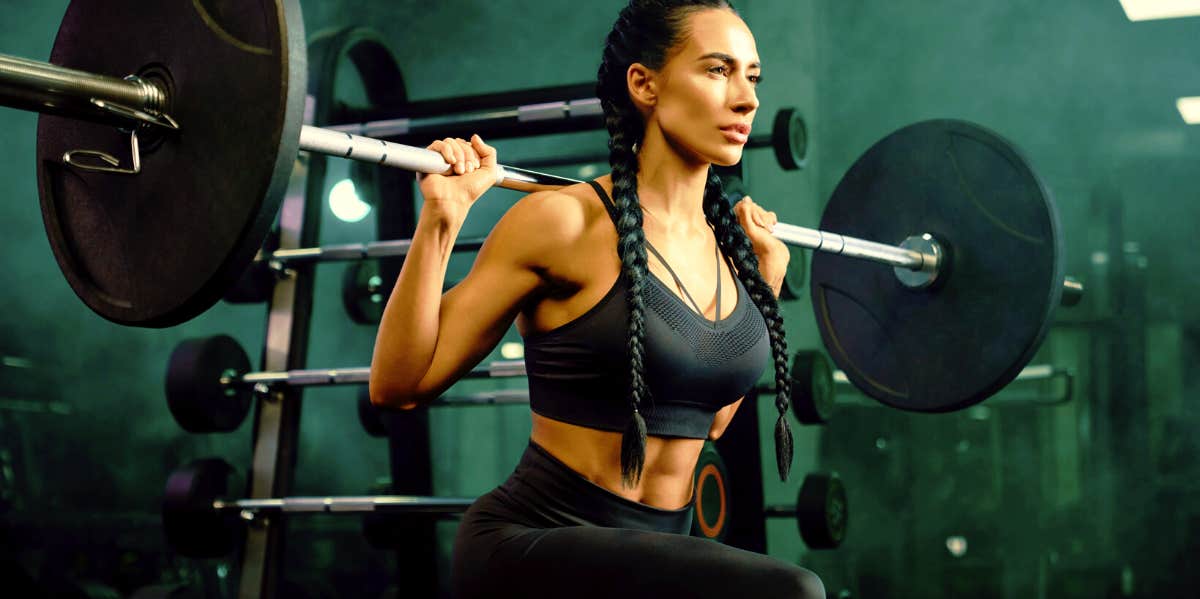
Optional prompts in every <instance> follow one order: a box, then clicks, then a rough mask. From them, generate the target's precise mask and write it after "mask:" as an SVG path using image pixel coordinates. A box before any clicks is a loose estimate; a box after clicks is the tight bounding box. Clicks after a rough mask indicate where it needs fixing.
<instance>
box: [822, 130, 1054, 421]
mask: <svg viewBox="0 0 1200 599" xmlns="http://www.w3.org/2000/svg"><path fill="white" fill-rule="evenodd" d="M821 228H822V229H823V230H826V231H832V232H835V233H842V234H844V235H849V236H852V237H858V238H862V239H867V240H871V241H878V242H883V243H890V244H898V243H900V242H901V241H903V240H904V239H905V238H907V237H909V236H913V235H920V234H923V233H929V234H932V235H933V236H934V237H935V238H937V239H938V240H939V241H940V242H941V243H942V244H943V246H945V249H946V251H947V255H948V257H947V258H946V263H947V264H948V268H947V269H946V270H945V271H944V272H943V274H942V275H941V276H940V277H939V278H940V282H939V283H938V284H936V285H934V286H933V287H932V288H930V289H926V290H913V289H909V288H907V287H905V286H904V285H903V284H901V283H900V281H899V279H898V278H897V277H896V275H895V273H894V271H893V269H892V268H891V267H887V266H884V265H880V264H876V263H873V262H868V261H865V260H859V259H855V258H849V257H844V256H839V255H834V254H829V253H824V252H813V261H812V269H811V275H810V276H811V282H810V285H811V287H812V299H813V311H814V312H815V313H816V317H817V327H818V329H819V330H820V331H821V338H822V339H823V340H824V343H825V346H826V347H827V348H828V349H829V354H830V357H831V358H832V359H833V361H834V363H836V364H837V365H838V366H839V367H840V368H841V369H842V370H843V371H845V373H846V376H847V378H849V380H850V382H852V383H853V384H854V385H855V386H856V387H858V388H859V389H861V390H862V391H863V392H864V393H866V394H867V395H869V396H870V397H873V398H875V399H877V400H879V401H880V402H882V403H884V404H886V405H889V406H892V407H896V408H901V409H906V410H913V411H920V412H945V411H951V410H956V409H961V408H964V407H967V406H970V405H973V404H975V403H978V402H980V401H983V400H984V399H986V398H987V397H988V396H990V395H992V394H993V393H995V392H996V391H998V390H999V389H1000V388H1002V387H1004V385H1006V384H1008V383H1009V382H1010V381H1012V380H1013V379H1014V378H1015V377H1016V376H1017V373H1019V372H1020V371H1021V369H1022V368H1023V367H1024V366H1025V365H1026V364H1027V363H1028V362H1029V359H1030V358H1031V357H1032V356H1033V354H1034V352H1035V351H1036V350H1037V347H1038V345H1040V344H1041V342H1042V339H1043V338H1044V337H1045V335H1046V331H1047V330H1048V329H1049V327H1050V321H1051V315H1052V313H1053V311H1054V309H1055V308H1056V307H1057V306H1058V305H1059V298H1060V296H1061V294H1062V288H1063V259H1062V254H1063V251H1062V239H1061V237H1060V232H1059V231H1060V227H1059V223H1058V215H1057V212H1056V209H1055V207H1054V203H1053V201H1052V200H1051V198H1050V195H1049V192H1048V191H1047V190H1046V188H1045V186H1044V185H1043V184H1042V182H1041V181H1040V180H1039V179H1038V177H1037V175H1036V174H1034V172H1033V170H1032V169H1031V168H1030V167H1029V165H1028V164H1027V163H1026V161H1025V160H1024V159H1023V158H1022V157H1021V155H1020V154H1019V153H1018V152H1017V150H1016V149H1015V148H1013V146H1012V145H1011V144H1010V143H1009V142H1008V141H1006V140H1004V139H1003V138H1001V137H1000V136H998V135H996V134H995V133H993V132H991V131H989V130H987V129H984V128H982V127H980V126H978V125H974V124H972V123H967V122H963V121H953V120H936V121H926V122H922V123H918V124H915V125H911V126H909V127H905V128H903V129H901V130H899V131H897V132H895V133H893V134H891V135H889V136H887V137H886V138H884V139H883V140H881V141H880V142H878V143H876V144H875V145H874V146H872V147H871V149H869V150H868V151H867V152H866V153H865V154H864V155H863V156H862V157H861V158H859V159H858V161H857V162H855V163H854V165H853V166H852V167H851V168H850V170H849V171H848V172H847V173H846V175H845V177H843V178H842V181H841V182H840V183H839V184H838V187H837V189H836V190H835V191H834V193H833V197H832V198H830V200H829V204H828V205H827V206H826V208H825V214H824V216H823V217H822V219H821Z"/></svg>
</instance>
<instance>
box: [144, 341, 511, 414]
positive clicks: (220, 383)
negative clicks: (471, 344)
mask: <svg viewBox="0 0 1200 599" xmlns="http://www.w3.org/2000/svg"><path fill="white" fill-rule="evenodd" d="M521 376H525V362H524V361H523V360H496V361H494V362H490V363H488V364H485V365H482V366H476V367H475V368H473V369H471V370H470V371H469V372H468V373H467V374H466V375H465V376H464V378H476V379H477V378H510V377H521ZM370 378H371V369H370V367H365V366H361V367H350V368H321V369H317V368H314V369H296V370H282V371H253V370H251V368H250V357H249V356H248V355H247V354H246V350H245V349H243V348H242V346H241V344H239V343H238V342H237V340H235V339H234V338H233V337H230V336H228V335H214V336H211V337H199V338H194V339H187V340H184V341H182V342H180V343H179V345H177V346H175V349H174V350H172V352H171V357H170V358H169V359H168V361H167V373H166V377H165V390H166V395H167V407H168V408H169V409H170V411H171V415H172V416H173V417H174V418H175V421H176V422H178V423H179V426H180V427H182V428H183V429H184V430H186V431H188V432H193V433H213V432H231V431H234V430H236V429H237V428H238V427H239V426H241V424H242V422H243V421H245V419H246V416H247V415H248V414H249V412H250V406H251V401H252V400H253V399H254V397H255V396H256V395H257V396H268V395H269V394H270V393H271V392H272V391H274V390H276V389H278V388H279V387H280V386H287V387H323V386H329V385H366V384H367V383H368V382H369V381H370Z"/></svg>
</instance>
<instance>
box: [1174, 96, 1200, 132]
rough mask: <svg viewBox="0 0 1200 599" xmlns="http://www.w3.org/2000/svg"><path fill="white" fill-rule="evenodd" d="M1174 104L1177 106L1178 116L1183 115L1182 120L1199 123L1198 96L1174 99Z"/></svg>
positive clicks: (1192, 123) (1199, 98)
mask: <svg viewBox="0 0 1200 599" xmlns="http://www.w3.org/2000/svg"><path fill="white" fill-rule="evenodd" d="M1175 106H1176V107H1178V108H1179V116H1182V117H1183V122H1185V123H1187V124H1189V125H1200V96H1193V97H1191V98H1180V99H1178V100H1175Z"/></svg>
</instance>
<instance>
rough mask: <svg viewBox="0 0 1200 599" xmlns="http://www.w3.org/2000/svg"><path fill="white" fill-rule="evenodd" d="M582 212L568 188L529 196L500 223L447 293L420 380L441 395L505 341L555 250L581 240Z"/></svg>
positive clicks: (428, 391) (423, 388) (426, 393)
mask: <svg viewBox="0 0 1200 599" xmlns="http://www.w3.org/2000/svg"><path fill="white" fill-rule="evenodd" d="M580 223H581V219H580V218H578V214H576V213H575V212H573V211H572V204H571V202H570V201H569V200H567V199H566V198H564V197H563V196H562V195H561V194H556V193H554V192H543V193H537V194H532V195H529V196H526V197H525V198H524V199H522V200H521V201H519V202H517V204H516V205H514V206H513V207H512V208H510V209H509V210H508V212H506V213H505V214H504V216H503V217H501V219H500V221H499V222H497V223H496V226H495V227H493V229H492V232H491V233H490V234H489V235H488V238H487V240H486V241H485V242H484V244H483V247H481V248H480V250H479V254H478V256H476V258H475V263H474V264H473V265H472V266H471V271H470V272H469V273H468V274H467V277H466V278H465V279H463V280H462V282H460V283H459V284H458V285H455V286H454V288H452V289H450V290H449V291H447V292H446V293H445V294H444V295H443V296H442V304H441V308H440V311H439V320H440V325H439V328H438V342H437V346H436V349H435V351H434V356H433V361H432V363H431V364H430V367H429V369H428V371H427V372H426V374H425V376H424V377H422V379H421V381H420V383H419V385H418V387H419V394H420V395H421V396H423V397H426V398H432V397H436V396H437V395H438V394H440V393H442V392H443V391H445V390H446V388H447V387H449V386H450V385H452V384H454V382H455V381H456V380H458V379H459V378H461V377H462V376H463V375H465V374H466V373H467V372H468V371H470V370H471V368H473V367H474V366H475V365H476V364H478V363H479V361H480V360H482V359H483V357H484V356H486V355H487V354H488V353H489V352H490V351H491V350H492V348H494V347H495V346H496V344H497V343H499V342H500V339H501V338H502V337H503V336H504V333H505V331H507V330H508V328H509V327H510V326H512V323H513V321H514V320H515V319H516V317H517V314H518V313H519V312H520V311H521V310H522V308H523V307H525V305H526V304H527V302H528V301H529V299H530V298H531V297H534V296H536V294H537V292H538V290H539V289H540V288H541V286H542V285H543V284H544V280H543V277H542V274H540V273H543V272H545V271H546V270H547V268H549V266H550V265H551V264H552V262H553V260H554V258H553V257H554V256H557V255H561V253H562V251H561V250H562V249H563V248H564V247H567V246H569V245H570V244H573V243H575V242H576V241H577V239H578V235H579V232H580V231H581V226H580Z"/></svg>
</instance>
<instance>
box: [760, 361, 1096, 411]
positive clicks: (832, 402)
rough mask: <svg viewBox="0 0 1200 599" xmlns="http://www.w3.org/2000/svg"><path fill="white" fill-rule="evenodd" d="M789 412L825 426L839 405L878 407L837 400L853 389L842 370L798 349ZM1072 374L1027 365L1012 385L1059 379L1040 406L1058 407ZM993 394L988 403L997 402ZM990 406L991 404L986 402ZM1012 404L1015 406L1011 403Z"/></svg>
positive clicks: (1071, 385)
mask: <svg viewBox="0 0 1200 599" xmlns="http://www.w3.org/2000/svg"><path fill="white" fill-rule="evenodd" d="M790 372H791V380H792V413H793V414H794V415H795V416H796V419H797V420H799V421H800V422H801V423H803V424H825V423H827V422H829V420H830V419H832V418H833V414H834V412H835V411H836V409H837V407H838V406H842V405H863V406H877V405H879V404H878V403H875V402H870V403H868V402H864V401H862V400H856V399H852V398H846V397H841V398H839V394H838V388H839V387H842V388H846V387H853V386H854V385H853V383H851V381H850V379H849V377H847V376H846V373H845V372H844V371H842V370H838V369H835V368H834V367H833V366H832V365H831V364H830V362H829V358H827V357H826V356H825V354H824V353H823V352H820V351H816V350H799V351H797V352H796V353H795V354H794V355H793V356H792V366H791V370H790ZM1074 379H1075V375H1074V373H1073V372H1072V371H1071V370H1070V369H1069V368H1064V367H1061V366H1056V365H1053V364H1030V365H1027V366H1025V367H1024V368H1022V369H1021V371H1020V372H1019V373H1017V376H1016V377H1014V378H1013V382H1035V381H1049V380H1062V381H1064V390H1063V392H1062V394H1061V397H1060V398H1056V399H1055V400H1052V401H1044V402H1021V403H1039V404H1042V405H1057V404H1060V403H1065V402H1067V401H1070V400H1071V398H1072V396H1073V394H1074ZM757 391H758V392H760V393H773V392H774V389H773V388H772V387H769V386H763V387H760V388H758V389H757ZM1001 397H1002V396H1001V395H996V396H994V397H993V399H992V400H991V401H995V400H997V399H1000V398H1001ZM989 403H990V402H989ZM1013 403H1017V402H1016V401H1013Z"/></svg>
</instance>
